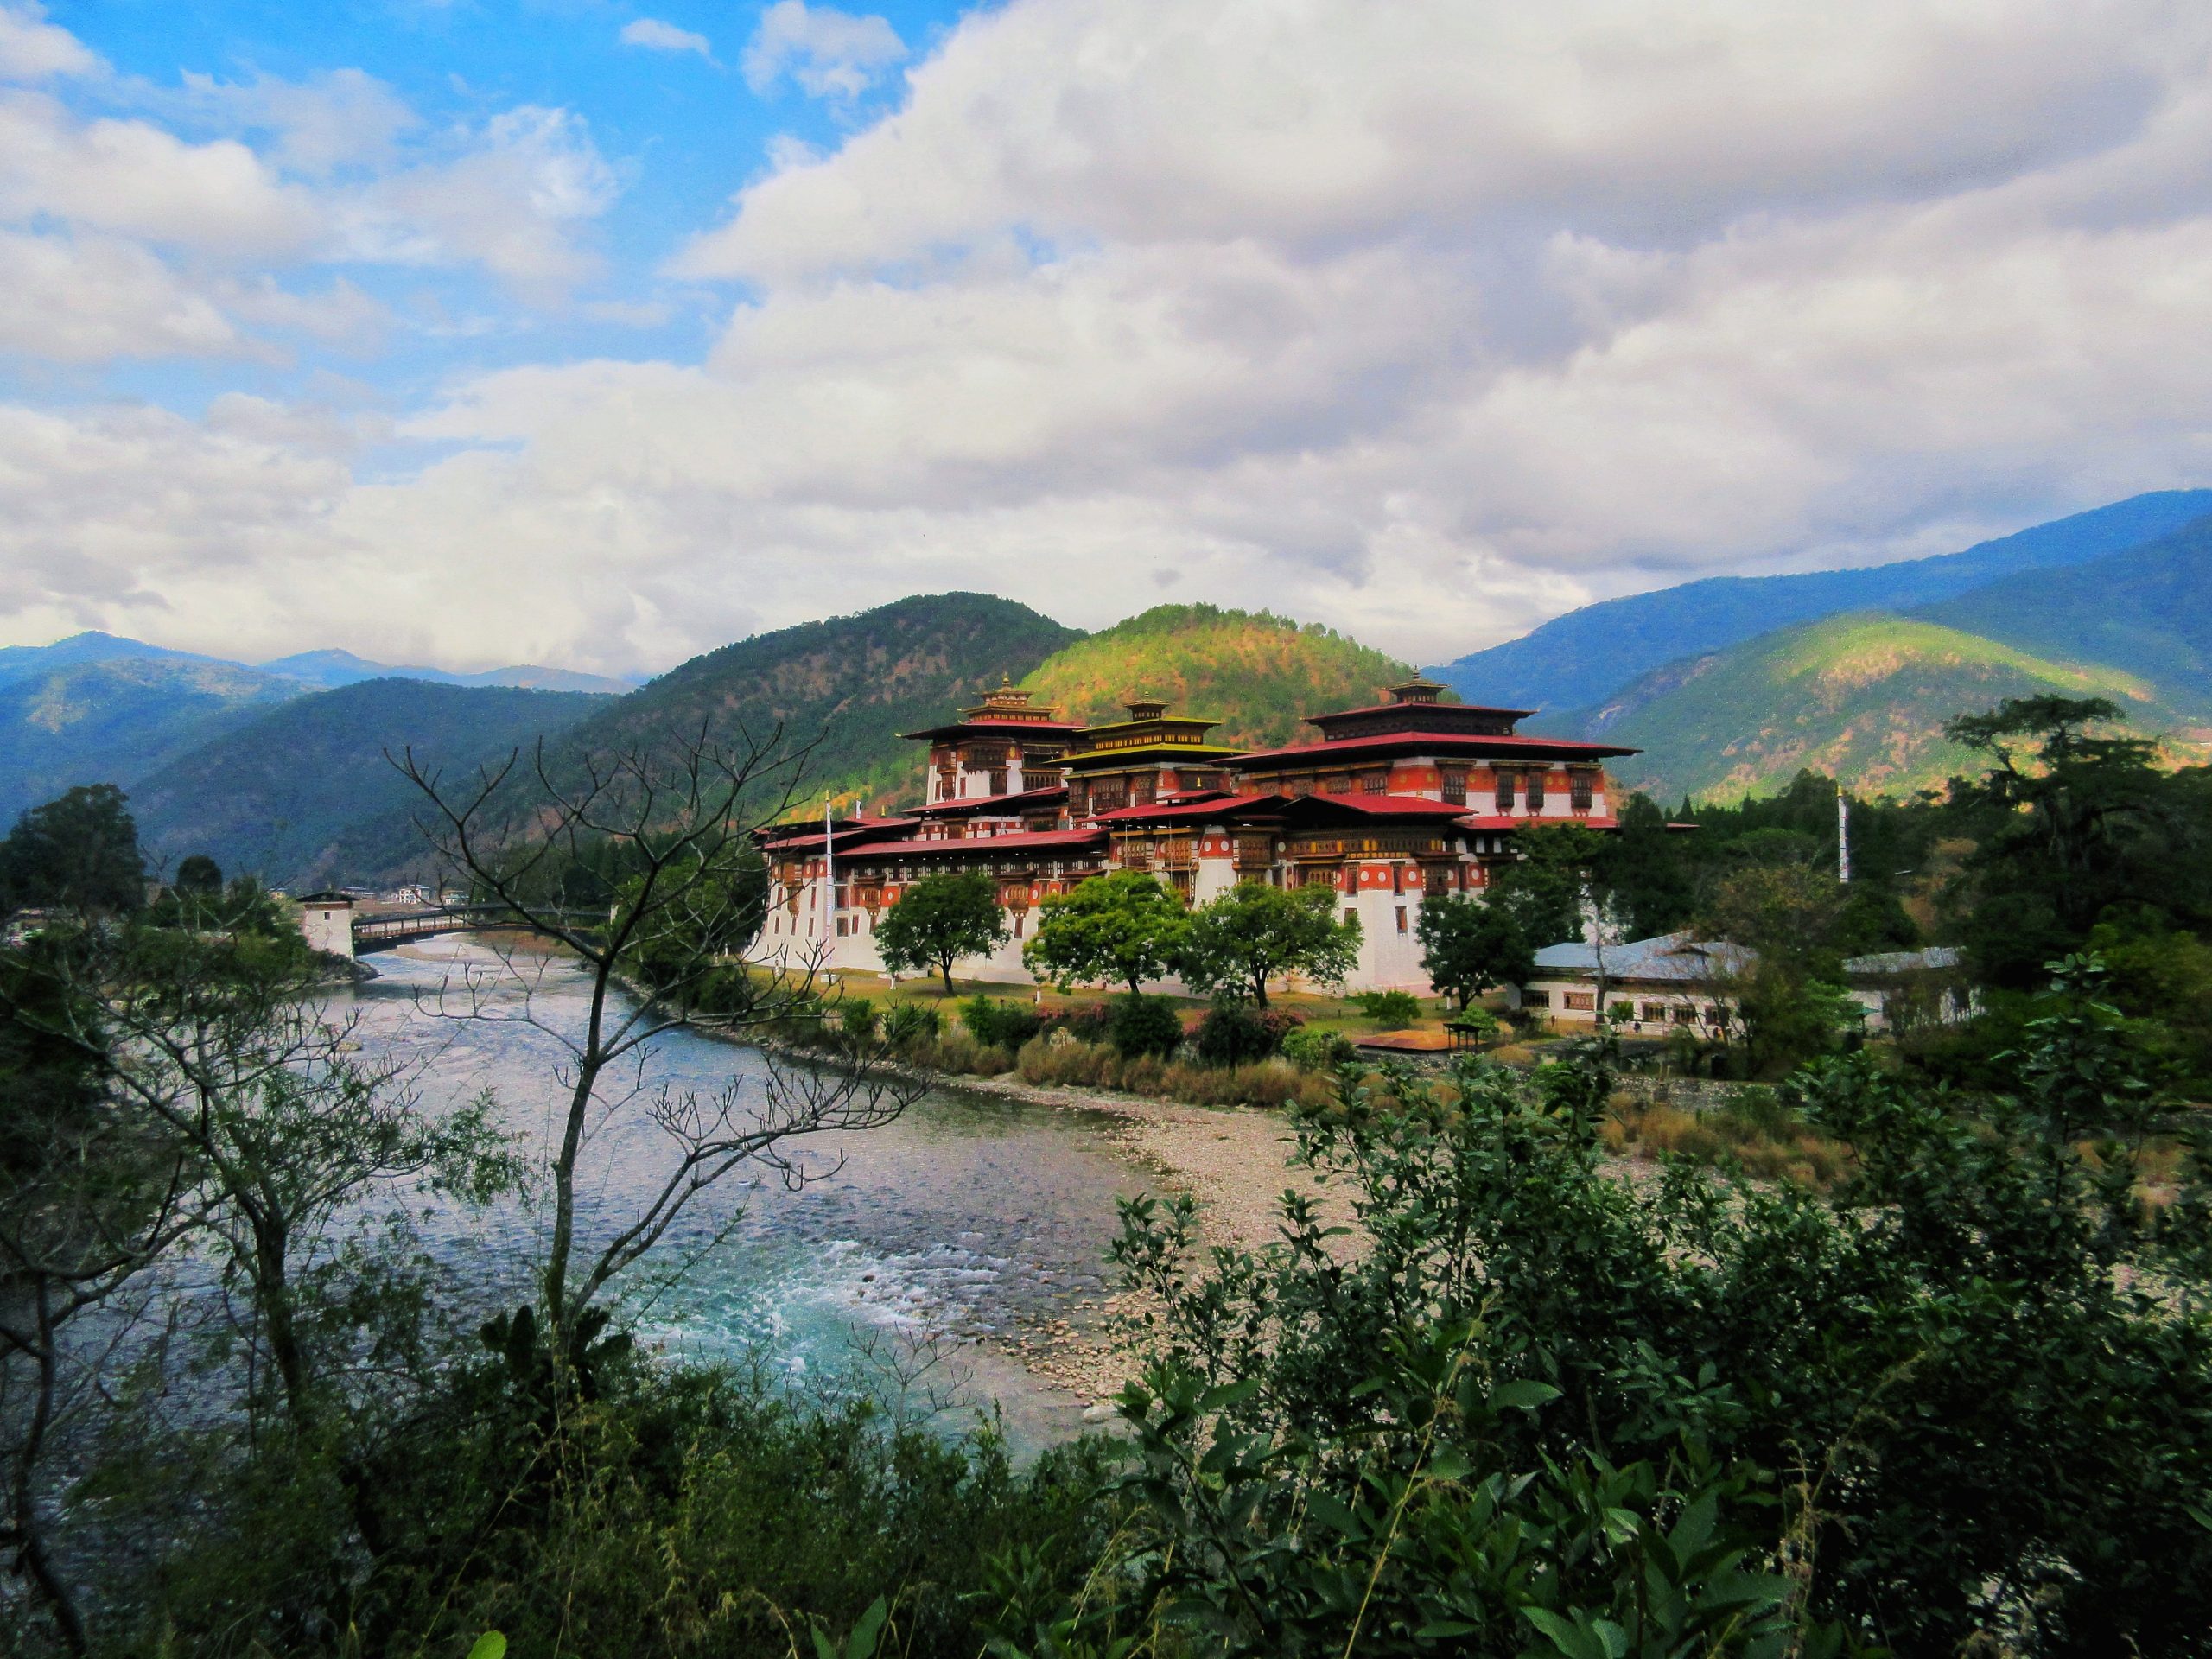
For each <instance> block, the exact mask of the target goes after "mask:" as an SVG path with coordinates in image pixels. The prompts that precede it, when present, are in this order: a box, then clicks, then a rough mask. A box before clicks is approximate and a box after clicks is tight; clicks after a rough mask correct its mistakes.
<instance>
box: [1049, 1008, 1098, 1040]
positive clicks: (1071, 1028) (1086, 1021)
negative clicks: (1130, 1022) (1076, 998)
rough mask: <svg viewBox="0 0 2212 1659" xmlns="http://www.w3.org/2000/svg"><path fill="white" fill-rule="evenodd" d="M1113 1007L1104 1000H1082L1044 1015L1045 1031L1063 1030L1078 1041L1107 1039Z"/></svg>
mask: <svg viewBox="0 0 2212 1659" xmlns="http://www.w3.org/2000/svg"><path fill="white" fill-rule="evenodd" d="M1112 1015H1113V1009H1112V1008H1111V1007H1109V1005H1108V1004H1106V1003H1104V1002H1082V1003H1078V1004H1077V1005H1076V1006H1075V1007H1071V1008H1062V1009H1061V1010H1059V1011H1058V1013H1056V1014H1046V1016H1045V1029H1046V1031H1047V1032H1054V1031H1065V1033H1068V1035H1069V1036H1071V1037H1072V1038H1074V1039H1076V1041H1077V1042H1079V1043H1103V1042H1106V1041H1108V1040H1109V1036H1110V1033H1111V1024H1110V1021H1111V1019H1112Z"/></svg>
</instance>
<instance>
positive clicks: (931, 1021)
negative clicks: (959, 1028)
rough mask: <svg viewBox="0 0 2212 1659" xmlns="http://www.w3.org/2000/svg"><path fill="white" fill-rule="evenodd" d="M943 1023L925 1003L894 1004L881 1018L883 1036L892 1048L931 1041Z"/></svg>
mask: <svg viewBox="0 0 2212 1659" xmlns="http://www.w3.org/2000/svg"><path fill="white" fill-rule="evenodd" d="M943 1028H944V1020H943V1018H942V1017H941V1016H940V1015H939V1014H938V1011H937V1009H936V1008H935V1007H931V1005H930V1004H929V1003H927V1002H894V1003H893V1004H892V1005H891V1011H890V1012H889V1013H888V1014H885V1015H884V1017H883V1035H884V1039H885V1040H886V1041H887V1042H888V1043H890V1045H891V1046H893V1048H906V1047H908V1046H911V1045H912V1044H915V1043H919V1042H927V1041H930V1040H932V1039H935V1037H936V1036H937V1034H938V1032H939V1031H940V1030H942V1029H943Z"/></svg>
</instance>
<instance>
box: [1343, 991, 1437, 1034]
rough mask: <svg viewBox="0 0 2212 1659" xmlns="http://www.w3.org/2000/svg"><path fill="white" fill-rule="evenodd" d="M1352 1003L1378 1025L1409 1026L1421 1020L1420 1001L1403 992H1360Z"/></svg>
mask: <svg viewBox="0 0 2212 1659" xmlns="http://www.w3.org/2000/svg"><path fill="white" fill-rule="evenodd" d="M1352 1001H1355V1002H1357V1003H1358V1004H1359V1011H1360V1012H1361V1013H1362V1014H1365V1015H1366V1016H1367V1017H1368V1018H1369V1019H1370V1020H1374V1021H1375V1022H1376V1024H1378V1025H1383V1026H1410V1025H1412V1024H1413V1023H1414V1020H1418V1019H1420V1018H1421V999H1420V998H1419V997H1416V996H1414V995H1410V994H1408V992H1405V991H1362V992H1361V993H1360V994H1359V995H1357V996H1355V997H1354V998H1352Z"/></svg>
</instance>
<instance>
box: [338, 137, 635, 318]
mask: <svg viewBox="0 0 2212 1659" xmlns="http://www.w3.org/2000/svg"><path fill="white" fill-rule="evenodd" d="M619 191H620V184H619V181H617V180H616V178H615V175H614V170H613V168H611V167H609V166H608V165H607V162H606V159H605V158H604V157H603V156H601V155H600V153H599V149H598V147H597V146H596V145H595V144H594V143H593V142H592V137H591V132H590V129H589V128H588V126H587V125H586V124H585V122H584V120H583V118H582V117H581V116H578V115H576V114H575V113H574V112H573V111H569V110H563V109H546V108H543V107H539V106H537V105H521V106H519V107H518V108H516V109H512V110H509V111H506V112H505V113H504V114H502V115H499V116H495V117H493V118H492V119H491V120H490V121H488V122H487V123H486V124H484V126H483V127H482V128H481V129H480V130H476V131H474V132H471V133H469V134H467V136H466V137H465V139H464V140H463V141H462V143H461V145H460V146H459V151H458V153H457V154H456V155H454V156H452V157H450V158H449V159H446V160H442V161H438V162H426V163H423V164H422V165H420V166H416V167H414V168H408V169H405V170H403V171H399V172H397V173H394V174H391V175H387V176H386V177H385V178H382V179H379V180H378V181H375V182H374V183H373V184H372V185H370V186H368V187H366V188H364V189H362V190H360V191H359V192H358V193H357V194H353V195H352V196H350V197H348V198H345V199H343V200H339V201H337V202H336V203H335V204H334V217H335V218H336V219H337V221H338V226H339V232H340V237H341V238H342V242H343V245H344V247H345V249H346V252H347V253H348V254H350V255H351V256H352V257H357V258H364V259H369V260H373V261H377V262H380V263H386V264H423V265H431V264H478V265H481V266H482V267H483V268H484V269H485V270H488V271H490V272H491V273H492V274H493V276H495V277H500V278H502V279H503V280H505V282H507V283H510V284H512V285H513V286H514V287H515V288H517V289H519V290H521V291H523V292H524V294H526V295H530V296H536V297H550V296H556V295H557V294H559V293H561V292H562V291H563V290H565V289H568V288H569V287H570V286H571V285H573V284H574V283H578V282H581V281H582V280H584V279H585V278H586V277H589V276H591V275H592V274H593V273H594V271H596V270H597V269H598V259H597V257H596V255H595V254H594V253H593V252H592V251H590V250H589V249H588V248H587V247H585V246H582V245H580V243H579V240H578V236H577V232H578V231H579V230H580V229H581V227H582V226H585V225H587V224H588V223H589V221H591V220H592V219H596V218H597V217H598V216H599V215H600V214H601V213H605V212H606V211H607V208H608V207H612V206H613V203H614V200H615V197H616V195H617V194H619Z"/></svg>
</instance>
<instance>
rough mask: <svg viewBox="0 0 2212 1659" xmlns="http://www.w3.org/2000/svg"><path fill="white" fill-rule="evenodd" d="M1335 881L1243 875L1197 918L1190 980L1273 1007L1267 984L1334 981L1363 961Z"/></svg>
mask: <svg viewBox="0 0 2212 1659" xmlns="http://www.w3.org/2000/svg"><path fill="white" fill-rule="evenodd" d="M1336 912H1337V893H1336V889H1335V888H1333V887H1318V886H1316V887H1268V886H1267V885H1265V884H1264V883H1262V882H1258V881H1241V882H1239V883H1238V884H1237V885H1236V886H1235V887H1231V888H1230V890H1229V891H1228V892H1227V893H1223V894H1222V895H1221V896H1220V897H1219V898H1217V899H1214V900H1213V902H1212V903H1211V904H1208V905H1205V906H1200V908H1199V909H1198V912H1196V913H1195V914H1194V915H1193V916H1192V918H1191V931H1190V933H1189V936H1188V938H1186V939H1185V942H1184V945H1183V953H1182V972H1183V979H1184V982H1185V983H1186V984H1189V985H1191V986H1192V987H1193V988H1196V989H1198V990H1201V991H1210V992H1212V993H1214V994H1215V995H1222V996H1231V997H1239V998H1242V997H1249V998H1250V999H1251V1000H1252V1001H1255V1002H1256V1003H1258V1004H1260V1006H1262V1007H1266V1006H1267V1001H1268V981H1269V980H1271V979H1278V978H1281V976H1284V975H1286V974H1297V975H1300V976H1303V977H1305V978H1306V979H1311V980H1315V981H1318V982H1320V983H1322V984H1335V983H1338V982H1341V981H1342V980H1343V978H1344V976H1345V975H1346V974H1348V973H1350V972H1351V969H1352V967H1353V964H1354V963H1357V961H1358V959H1359V924H1358V922H1357V921H1356V920H1351V919H1347V920H1344V921H1341V922H1340V921H1338V919H1337V914H1336Z"/></svg>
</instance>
